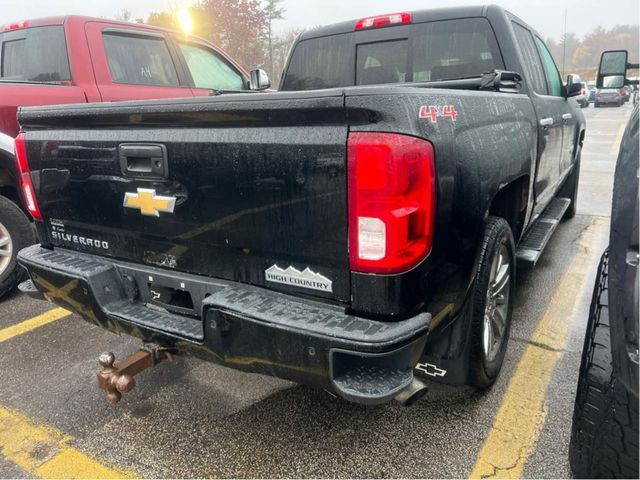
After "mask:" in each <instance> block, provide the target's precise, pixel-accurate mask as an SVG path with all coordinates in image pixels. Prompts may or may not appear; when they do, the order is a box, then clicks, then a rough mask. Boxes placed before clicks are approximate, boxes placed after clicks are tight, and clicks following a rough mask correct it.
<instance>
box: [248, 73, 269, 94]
mask: <svg viewBox="0 0 640 480" xmlns="http://www.w3.org/2000/svg"><path fill="white" fill-rule="evenodd" d="M270 86H271V80H269V75H267V72H265V71H264V70H262V69H261V68H256V69H255V70H251V80H250V83H249V88H250V89H251V90H266V89H267V88H269V87H270Z"/></svg>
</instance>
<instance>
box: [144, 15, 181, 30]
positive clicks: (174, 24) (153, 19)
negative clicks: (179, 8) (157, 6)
mask: <svg viewBox="0 0 640 480" xmlns="http://www.w3.org/2000/svg"><path fill="white" fill-rule="evenodd" d="M146 23H148V24H149V25H155V26H157V27H163V28H170V29H172V30H179V29H180V25H179V24H178V16H177V14H176V12H174V11H169V12H151V13H150V14H149V17H148V18H147V22H146Z"/></svg>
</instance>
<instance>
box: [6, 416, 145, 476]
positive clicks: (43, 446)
mask: <svg viewBox="0 0 640 480" xmlns="http://www.w3.org/2000/svg"><path fill="white" fill-rule="evenodd" d="M72 440H73V437H71V436H69V435H65V434H64V433H62V432H61V431H59V430H56V429H55V428H52V427H49V426H47V425H39V424H37V423H35V422H34V421H32V420H31V419H29V418H27V417H26V416H25V415H23V414H22V413H20V412H17V411H15V410H10V409H7V408H4V407H0V452H1V453H2V455H3V456H4V457H5V458H6V459H7V460H9V461H11V462H13V463H15V464H16V465H17V466H19V467H20V468H22V469H23V470H25V471H26V472H27V473H28V474H30V475H33V476H34V477H38V478H65V479H66V478H92V479H93V478H95V479H98V478H99V479H103V478H136V476H135V475H134V474H133V473H132V472H128V471H125V470H121V469H113V468H111V467H107V466H105V465H102V464H101V463H99V462H98V461H96V460H94V459H92V458H90V457H88V456H87V455H85V454H84V453H82V452H80V451H78V450H76V449H74V448H72V447H70V446H69V443H70V442H71V441H72Z"/></svg>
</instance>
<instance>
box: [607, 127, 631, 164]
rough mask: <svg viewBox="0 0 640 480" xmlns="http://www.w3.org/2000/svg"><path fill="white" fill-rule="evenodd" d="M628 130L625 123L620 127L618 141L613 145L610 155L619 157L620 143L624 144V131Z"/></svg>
mask: <svg viewBox="0 0 640 480" xmlns="http://www.w3.org/2000/svg"><path fill="white" fill-rule="evenodd" d="M626 128H627V122H624V123H622V124H621V125H620V128H619V129H618V134H617V135H616V139H615V140H614V141H613V144H612V145H611V150H609V155H615V156H616V157H617V156H618V151H619V150H620V142H622V137H623V136H624V131H625V129H626Z"/></svg>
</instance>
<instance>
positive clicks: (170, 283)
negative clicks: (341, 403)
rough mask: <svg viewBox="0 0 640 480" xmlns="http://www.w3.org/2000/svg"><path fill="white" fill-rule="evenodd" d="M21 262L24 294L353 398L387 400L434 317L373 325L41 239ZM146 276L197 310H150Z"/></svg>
mask: <svg viewBox="0 0 640 480" xmlns="http://www.w3.org/2000/svg"><path fill="white" fill-rule="evenodd" d="M18 261H19V263H20V264H21V265H22V266H23V267H25V268H26V269H27V270H28V272H29V275H30V277H31V281H29V282H25V283H24V284H22V285H21V290H22V291H23V292H24V293H26V294H28V295H31V296H35V297H38V298H43V299H46V300H49V301H51V302H53V303H56V304H58V305H60V306H62V307H64V308H67V309H69V310H71V311H73V312H75V313H77V314H79V315H81V316H82V317H83V318H84V319H85V320H87V321H89V322H91V323H94V324H96V325H98V326H101V327H103V328H105V329H107V330H109V331H112V332H116V333H125V334H128V335H132V336H135V337H138V338H140V339H142V340H143V341H146V342H154V343H157V344H159V345H162V346H165V347H169V348H175V349H176V350H179V351H182V352H184V353H190V354H193V355H195V356H198V357H200V358H204V359H206V360H210V361H213V362H216V363H220V364H223V365H227V366H229V367H232V368H236V369H240V370H245V371H251V372H257V373H263V374H268V375H272V376H276V377H280V378H284V379H287V380H292V381H295V382H299V383H304V384H308V385H313V386H317V387H320V388H325V389H327V390H330V391H332V392H335V393H336V394H337V395H339V396H341V397H343V398H345V399H347V400H350V401H354V402H357V403H365V404H376V403H384V402H386V401H389V400H391V399H392V398H393V397H394V396H396V395H397V394H398V393H399V392H400V391H402V390H404V389H405V388H407V387H408V386H409V385H410V384H411V382H412V381H413V367H414V366H415V365H416V363H417V362H418V360H419V358H420V355H421V354H422V352H423V350H424V345H425V342H426V339H427V334H428V328H429V323H430V322H431V315H430V314H428V313H420V314H418V315H416V316H414V317H412V318H408V319H406V320H403V321H399V322H398V321H396V322H382V321H374V320H369V319H365V318H359V317H354V316H352V315H349V314H347V313H345V310H344V308H343V307H339V306H334V305H328V304H325V303H321V302H316V301H311V300H306V299H301V298H298V297H294V296H290V295H286V294H282V293H276V292H272V291H269V290H266V289H262V288H257V287H253V286H249V285H243V284H239V283H235V282H227V281H222V280H215V279H210V278H206V277H199V276H193V275H188V274H182V273H178V272H173V271H168V270H162V269H158V268H153V267H146V266H140V265H137V264H130V263H126V262H119V261H112V260H109V259H105V258H103V257H97V256H93V255H86V254H81V253H77V252H73V251H69V250H63V249H55V250H48V249H44V248H42V247H40V246H38V245H35V246H32V247H28V248H26V249H24V250H22V251H21V252H20V253H19V254H18ZM150 282H153V283H154V284H156V285H157V284H160V285H163V286H166V287H170V288H176V289H181V290H184V291H187V292H189V293H190V294H191V298H192V299H193V305H194V310H192V311H190V312H187V311H186V310H185V311H184V312H181V314H177V313H175V312H174V313H170V312H168V311H166V310H161V309H158V308H150V307H149V306H148V305H149V303H152V299H151V294H150V289H149V283H150Z"/></svg>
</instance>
